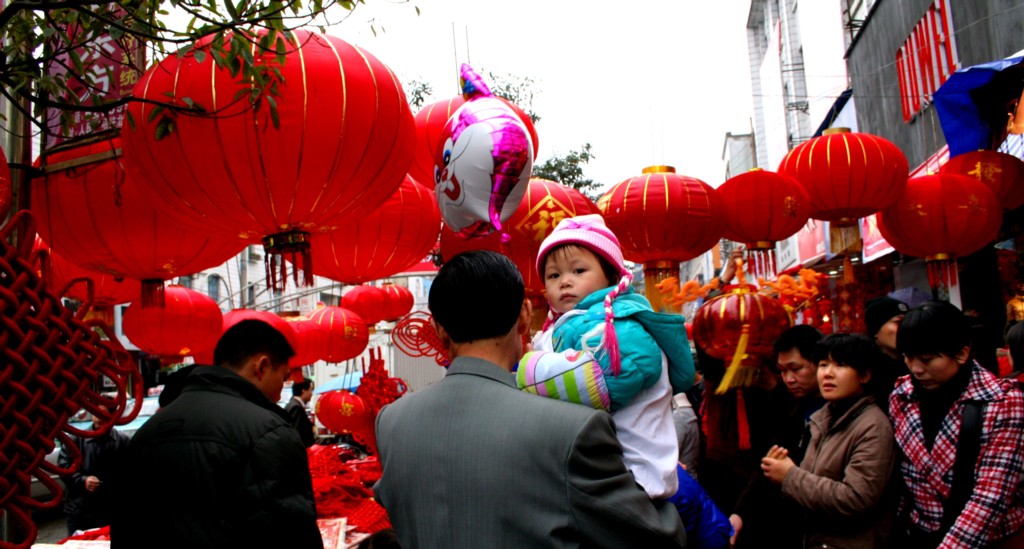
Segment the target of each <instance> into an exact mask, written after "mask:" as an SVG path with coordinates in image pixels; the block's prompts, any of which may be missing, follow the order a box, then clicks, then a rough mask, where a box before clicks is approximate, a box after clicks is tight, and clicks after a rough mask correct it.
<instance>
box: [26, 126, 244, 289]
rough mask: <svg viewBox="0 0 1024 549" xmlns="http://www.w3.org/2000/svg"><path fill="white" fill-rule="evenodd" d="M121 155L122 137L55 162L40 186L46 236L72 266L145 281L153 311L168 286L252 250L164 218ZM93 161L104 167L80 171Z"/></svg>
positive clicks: (38, 204) (37, 202)
mask: <svg viewBox="0 0 1024 549" xmlns="http://www.w3.org/2000/svg"><path fill="white" fill-rule="evenodd" d="M119 149H120V139H116V138H115V139H111V140H106V141H100V142H96V143H93V144H91V145H86V146H83V147H77V148H75V149H69V150H66V151H61V152H58V153H55V154H52V155H49V156H48V157H46V158H45V162H46V166H48V168H47V169H48V171H49V173H48V174H47V175H46V176H44V177H43V178H40V179H37V180H35V181H33V184H32V212H33V214H34V215H35V218H36V220H37V221H38V229H39V236H40V237H42V239H43V240H44V241H46V243H47V244H49V245H50V246H52V247H53V249H54V250H57V252H58V253H59V254H60V255H61V256H62V257H63V258H64V259H67V260H68V261H70V262H71V263H74V264H75V265H78V266H80V267H83V268H86V269H89V270H92V271H99V272H102V273H107V274H110V275H112V276H115V277H121V278H131V279H135V280H141V281H142V283H143V300H142V304H143V306H147V305H149V304H151V303H159V302H160V295H161V293H160V292H161V290H162V288H163V281H164V280H167V279H170V278H173V277H176V276H183V275H188V274H192V273H195V272H198V271H201V270H203V269H207V268H210V267H213V266H215V265H220V264H222V263H224V262H225V261H227V260H228V259H230V258H231V257H232V256H234V255H235V254H237V253H238V252H240V251H241V250H242V248H244V247H245V245H244V243H243V242H241V241H239V240H237V239H235V240H232V239H224V238H211V237H210V236H209V235H208V234H207V233H206V232H204V231H197V230H192V229H187V228H183V227H181V226H180V224H178V223H177V222H175V221H174V220H173V219H171V218H170V217H168V216H166V215H164V212H163V211H161V210H159V209H157V208H156V207H155V206H154V205H153V202H151V201H150V200H149V199H147V198H146V197H145V196H144V195H143V194H142V192H141V191H140V185H139V181H138V180H137V179H136V178H134V177H131V176H130V175H128V174H127V172H126V171H125V170H124V167H123V165H122V162H121V158H120V156H118V151H119ZM90 157H99V158H101V160H98V161H94V162H92V163H87V164H78V165H76V162H77V161H82V160H88V159H89V158H90ZM62 165H63V166H67V167H64V168H63V169H62V168H61V166H62ZM177 171H178V172H179V173H180V172H181V170H180V169H179V170H177Z"/></svg>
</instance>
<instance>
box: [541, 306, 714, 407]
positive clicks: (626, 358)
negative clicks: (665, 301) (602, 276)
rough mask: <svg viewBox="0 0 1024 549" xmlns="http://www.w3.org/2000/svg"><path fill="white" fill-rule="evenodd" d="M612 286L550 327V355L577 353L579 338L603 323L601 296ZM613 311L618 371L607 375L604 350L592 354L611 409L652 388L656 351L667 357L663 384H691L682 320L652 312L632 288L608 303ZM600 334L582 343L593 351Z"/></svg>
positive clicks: (656, 374) (658, 369)
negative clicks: (602, 380) (601, 375)
mask: <svg viewBox="0 0 1024 549" xmlns="http://www.w3.org/2000/svg"><path fill="white" fill-rule="evenodd" d="M611 290H612V288H610V287H609V288H606V289H603V290H598V291H596V292H594V293H592V294H590V295H588V296H587V297H585V298H583V300H582V301H580V302H579V303H578V304H577V305H576V309H582V310H583V311H585V312H584V313H575V314H572V315H571V316H569V317H567V318H566V319H565V320H564V321H563V322H561V323H559V324H558V325H557V326H556V327H555V331H554V333H553V334H552V338H551V341H552V345H553V346H554V350H555V351H556V352H562V351H565V350H566V349H576V350H582V348H583V344H582V341H583V337H584V335H585V334H586V333H587V332H589V331H591V330H593V329H594V328H595V327H596V326H598V325H599V324H602V323H604V298H605V296H606V295H608V292H610V291H611ZM612 310H613V311H614V312H615V320H614V323H615V334H616V336H617V337H618V341H619V353H620V355H621V357H622V369H621V371H620V372H619V375H617V376H616V375H613V374H612V369H611V363H610V361H609V359H608V353H607V351H606V350H602V351H601V352H599V353H597V357H596V358H597V361H598V363H599V364H600V365H601V371H602V373H603V374H604V378H605V383H607V385H608V393H609V395H610V396H611V402H612V404H611V410H612V411H615V410H619V409H621V408H622V407H623V406H625V405H626V404H629V403H630V402H631V401H632V400H633V398H634V397H636V395H637V393H639V392H640V391H642V390H643V389H646V388H648V387H651V386H653V385H654V384H655V383H657V381H658V378H659V377H661V353H662V352H664V353H665V356H666V357H667V358H668V374H669V381H670V382H671V383H672V389H673V391H674V392H680V391H685V390H687V389H689V388H690V387H692V386H693V381H694V368H693V355H691V354H690V344H689V342H688V341H687V339H686V327H685V326H684V321H685V319H684V318H683V317H682V316H681V315H669V314H662V313H656V312H654V310H653V309H651V304H650V302H648V301H647V299H646V298H645V297H643V296H642V295H639V294H637V293H635V292H634V291H633V289H632V288H630V289H628V290H627V291H626V292H624V293H622V294H621V295H619V296H618V297H616V298H615V300H614V301H613V302H612ZM600 340H601V336H600V335H595V336H591V337H590V339H589V340H588V341H587V342H586V343H587V346H589V347H592V348H593V347H597V345H598V343H599V342H600Z"/></svg>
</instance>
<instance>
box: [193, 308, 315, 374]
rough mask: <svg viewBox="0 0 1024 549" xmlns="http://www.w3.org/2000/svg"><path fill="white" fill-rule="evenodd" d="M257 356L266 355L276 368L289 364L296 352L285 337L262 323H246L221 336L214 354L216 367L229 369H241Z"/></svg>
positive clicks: (250, 320) (235, 326) (250, 321)
mask: <svg viewBox="0 0 1024 549" xmlns="http://www.w3.org/2000/svg"><path fill="white" fill-rule="evenodd" d="M258 354H266V355H267V356H268V357H270V362H271V363H272V364H274V365H278V364H288V359H289V358H291V357H293V356H295V350H294V349H292V346H291V345H290V344H289V343H288V340H287V339H285V337H284V334H282V333H281V332H279V331H277V330H276V329H275V328H274V327H273V326H271V325H270V324H267V323H266V322H263V321H262V320H252V319H248V320H243V321H241V322H239V323H238V324H235V325H234V326H232V327H230V328H228V330H227V331H226V332H224V335H222V336H220V341H218V342H217V347H216V348H215V349H214V350H213V363H214V364H217V365H219V366H227V367H229V368H235V369H237V368H241V367H242V365H243V364H245V361H246V360H247V359H248V358H249V357H251V356H253V355H258Z"/></svg>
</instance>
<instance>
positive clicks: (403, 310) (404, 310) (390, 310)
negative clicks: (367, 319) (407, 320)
mask: <svg viewBox="0 0 1024 549" xmlns="http://www.w3.org/2000/svg"><path fill="white" fill-rule="evenodd" d="M380 290H381V291H382V292H384V295H385V296H387V298H386V299H385V301H384V320H387V321H388V322H394V321H396V320H398V319H399V318H402V317H403V316H405V315H407V314H409V311H411V310H412V306H413V305H414V304H415V303H416V300H415V298H414V297H413V295H412V292H410V291H409V288H406V287H405V286H396V285H394V284H384V285H382V286H381V287H380Z"/></svg>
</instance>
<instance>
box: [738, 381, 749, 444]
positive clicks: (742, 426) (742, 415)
mask: <svg viewBox="0 0 1024 549" xmlns="http://www.w3.org/2000/svg"><path fill="white" fill-rule="evenodd" d="M736 434H737V435H738V437H739V447H740V450H749V449H750V422H748V421H747V404H746V402H744V400H743V389H736Z"/></svg>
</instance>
